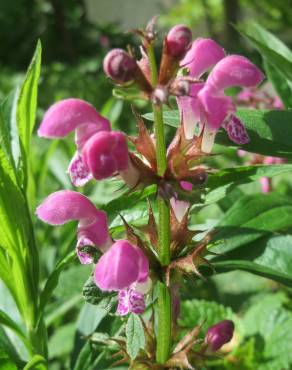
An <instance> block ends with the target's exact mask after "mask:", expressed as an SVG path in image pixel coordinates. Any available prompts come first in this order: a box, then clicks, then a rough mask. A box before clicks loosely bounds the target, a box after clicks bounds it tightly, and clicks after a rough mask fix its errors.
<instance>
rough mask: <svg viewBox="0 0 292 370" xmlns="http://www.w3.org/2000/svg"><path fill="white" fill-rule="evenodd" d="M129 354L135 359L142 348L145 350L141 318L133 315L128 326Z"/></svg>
mask: <svg viewBox="0 0 292 370" xmlns="http://www.w3.org/2000/svg"><path fill="white" fill-rule="evenodd" d="M126 339H127V352H128V354H129V356H130V357H131V358H132V359H134V358H135V357H136V356H137V354H138V352H139V350H140V348H144V345H145V335H144V329H143V325H142V323H141V320H140V318H139V316H137V315H135V314H131V315H130V316H129V318H128V321H127V326H126Z"/></svg>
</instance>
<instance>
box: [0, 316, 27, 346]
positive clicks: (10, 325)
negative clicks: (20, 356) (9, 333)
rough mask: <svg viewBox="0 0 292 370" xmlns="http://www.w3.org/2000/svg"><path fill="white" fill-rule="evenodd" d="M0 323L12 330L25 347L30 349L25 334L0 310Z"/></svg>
mask: <svg viewBox="0 0 292 370" xmlns="http://www.w3.org/2000/svg"><path fill="white" fill-rule="evenodd" d="M0 324H2V325H4V326H6V327H7V328H9V329H11V330H13V331H14V333H16V334H17V336H18V337H19V338H20V339H21V340H22V341H23V343H24V344H25V345H26V347H27V348H28V349H29V350H31V345H30V343H29V341H28V340H27V338H26V336H25V334H24V333H23V331H22V329H21V328H20V327H19V326H18V325H17V324H16V323H15V322H14V321H13V320H12V319H11V318H10V317H9V316H8V315H7V314H6V313H5V312H4V311H2V310H0Z"/></svg>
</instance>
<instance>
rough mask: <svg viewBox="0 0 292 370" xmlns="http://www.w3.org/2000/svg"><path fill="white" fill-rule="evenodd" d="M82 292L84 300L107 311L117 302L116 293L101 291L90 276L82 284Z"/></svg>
mask: <svg viewBox="0 0 292 370" xmlns="http://www.w3.org/2000/svg"><path fill="white" fill-rule="evenodd" d="M82 293H83V297H84V299H85V300H86V302H88V303H90V304H92V305H96V306H97V307H98V308H100V309H103V310H106V311H107V312H109V311H110V310H111V309H112V308H113V306H114V305H115V304H116V302H117V294H116V293H112V292H111V293H106V292H102V291H101V290H100V289H99V288H98V287H97V286H96V284H95V282H94V279H93V278H92V277H90V278H89V279H88V280H87V281H86V283H85V284H84V287H83V292H82Z"/></svg>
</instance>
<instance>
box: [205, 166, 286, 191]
mask: <svg viewBox="0 0 292 370" xmlns="http://www.w3.org/2000/svg"><path fill="white" fill-rule="evenodd" d="M287 172H288V173H289V172H291V173H292V164H281V165H256V166H239V167H233V168H225V169H222V170H219V171H218V172H216V173H214V174H210V175H209V176H208V180H207V184H206V187H207V188H211V189H213V188H216V189H218V187H220V186H225V185H226V184H232V183H233V184H244V183H248V182H251V181H255V180H259V179H260V178H261V177H269V178H271V177H274V176H278V175H282V174H284V173H287Z"/></svg>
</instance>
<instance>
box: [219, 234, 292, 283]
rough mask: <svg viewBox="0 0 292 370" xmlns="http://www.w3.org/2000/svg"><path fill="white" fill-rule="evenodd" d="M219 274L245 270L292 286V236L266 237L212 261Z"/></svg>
mask: <svg viewBox="0 0 292 370" xmlns="http://www.w3.org/2000/svg"><path fill="white" fill-rule="evenodd" d="M212 265H213V266H214V268H215V270H216V271H217V272H226V271H233V270H236V269H238V270H244V271H249V272H252V273H254V274H256V275H260V276H264V277H267V278H270V279H273V280H275V281H278V282H280V283H282V284H285V285H288V286H290V287H291V286H292V236H291V235H283V236H282V235H276V236H266V237H264V238H261V239H258V240H256V241H253V242H251V243H248V244H245V245H243V246H242V247H240V248H238V249H236V250H234V251H233V252H231V253H228V254H225V255H222V256H221V257H216V258H213V259H212Z"/></svg>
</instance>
